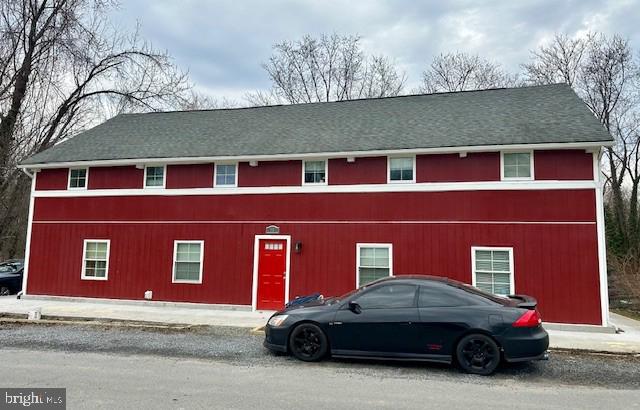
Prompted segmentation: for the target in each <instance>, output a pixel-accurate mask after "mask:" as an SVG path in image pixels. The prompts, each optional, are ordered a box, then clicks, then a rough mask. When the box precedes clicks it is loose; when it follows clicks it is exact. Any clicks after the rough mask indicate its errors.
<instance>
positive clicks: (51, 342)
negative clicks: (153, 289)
mask: <svg viewBox="0 0 640 410" xmlns="http://www.w3.org/2000/svg"><path fill="white" fill-rule="evenodd" d="M261 342H262V338H261V337H260V336H259V335H252V334H249V333H248V332H247V331H246V330H243V329H234V328H206V329H199V330H195V331H193V330H190V331H156V330H137V329H127V328H112V327H95V326H66V325H52V326H43V325H6V324H2V326H0V346H2V348H0V363H2V372H0V387H19V386H23V387H24V386H29V387H40V386H44V387H66V388H67V397H68V400H69V407H68V408H71V409H75V408H305V409H307V408H320V407H325V408H326V407H328V408H338V409H339V408H346V407H348V408H353V409H358V408H394V409H395V408H427V407H430V408H440V407H447V408H469V407H474V408H478V407H490V406H491V407H505V406H508V407H511V408H514V407H517V408H599V409H601V408H605V407H606V408H608V409H614V408H633V407H640V358H638V357H635V358H634V357H628V356H626V357H620V356H602V355H583V354H569V353H555V354H552V357H551V360H549V361H548V362H536V363H532V364H521V365H517V366H508V367H503V368H502V369H500V371H499V372H498V373H497V374H496V375H494V376H492V377H480V376H471V375H466V374H463V373H461V372H460V371H458V370H457V369H455V368H451V367H448V366H442V365H428V364H408V363H397V362H369V361H365V362H362V361H346V360H345V361H338V360H329V361H325V362H321V363H314V364H309V363H302V362H299V361H296V360H294V359H292V358H289V357H287V356H277V355H273V354H270V353H268V352H266V351H265V350H264V349H263V348H262V346H261Z"/></svg>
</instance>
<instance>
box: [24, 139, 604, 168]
mask: <svg viewBox="0 0 640 410" xmlns="http://www.w3.org/2000/svg"><path fill="white" fill-rule="evenodd" d="M612 145H613V141H598V142H563V143H541V144H507V145H504V144H502V145H475V146H460V147H435V148H408V149H391V150H371V151H336V152H309V153H299V154H268V155H227V156H202V157H174V158H158V157H155V158H123V159H108V160H89V161H65V162H51V163H38V164H27V165H23V164H21V165H18V168H23V169H44V168H68V167H75V166H79V167H82V166H93V167H100V166H103V167H108V166H115V165H138V164H140V165H146V164H157V163H166V164H197V163H203V162H205V163H206V162H216V161H237V162H248V161H277V160H283V159H285V160H300V159H304V158H319V157H322V158H327V159H330V158H344V157H355V158H357V157H372V156H388V155H411V154H415V155H420V154H451V153H460V152H467V153H468V152H489V151H502V150H536V149H539V150H546V149H559V150H564V149H589V148H600V147H609V146H612Z"/></svg>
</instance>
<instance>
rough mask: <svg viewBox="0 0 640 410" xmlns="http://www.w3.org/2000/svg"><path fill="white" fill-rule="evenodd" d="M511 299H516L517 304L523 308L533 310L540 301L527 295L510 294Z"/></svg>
mask: <svg viewBox="0 0 640 410" xmlns="http://www.w3.org/2000/svg"><path fill="white" fill-rule="evenodd" d="M509 299H514V302H515V303H516V306H517V307H519V308H523V309H529V310H533V309H535V308H536V306H538V301H537V300H536V299H535V298H532V297H531V296H527V295H509Z"/></svg>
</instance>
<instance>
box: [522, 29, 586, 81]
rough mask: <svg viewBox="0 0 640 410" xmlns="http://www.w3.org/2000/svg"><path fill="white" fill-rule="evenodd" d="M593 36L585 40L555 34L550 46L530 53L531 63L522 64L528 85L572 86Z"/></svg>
mask: <svg viewBox="0 0 640 410" xmlns="http://www.w3.org/2000/svg"><path fill="white" fill-rule="evenodd" d="M592 38H593V34H590V35H588V36H587V37H586V38H570V37H568V36H566V35H564V34H556V35H555V36H554V38H553V40H552V41H551V43H550V44H547V45H542V46H540V47H539V48H538V49H537V50H534V51H532V52H531V58H532V61H531V62H530V63H526V64H523V65H522V67H523V69H524V71H525V73H526V77H527V79H526V80H527V82H528V83H530V84H554V83H567V84H569V85H570V86H572V87H573V86H574V84H575V82H576V77H577V76H578V74H579V72H580V67H581V66H582V63H583V56H584V55H585V51H586V50H587V46H588V45H589V42H590V40H591V39H592Z"/></svg>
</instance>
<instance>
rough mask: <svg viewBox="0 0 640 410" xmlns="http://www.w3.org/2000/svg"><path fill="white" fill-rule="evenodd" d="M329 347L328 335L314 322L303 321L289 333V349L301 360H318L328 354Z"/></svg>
mask: <svg viewBox="0 0 640 410" xmlns="http://www.w3.org/2000/svg"><path fill="white" fill-rule="evenodd" d="M328 348H329V341H328V339H327V336H326V335H325V334H324V332H323V331H322V329H320V327H318V326H317V325H314V324H313V323H302V324H300V325H298V326H296V327H295V328H294V329H293V330H292V331H291V334H290V335H289V351H290V352H291V354H293V355H294V356H295V357H296V358H297V359H299V360H302V361H305V362H317V361H318V360H320V359H322V358H323V357H324V356H325V355H326V354H327V351H328Z"/></svg>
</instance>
